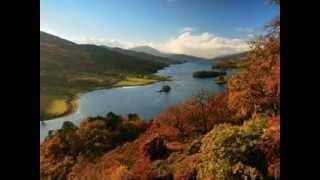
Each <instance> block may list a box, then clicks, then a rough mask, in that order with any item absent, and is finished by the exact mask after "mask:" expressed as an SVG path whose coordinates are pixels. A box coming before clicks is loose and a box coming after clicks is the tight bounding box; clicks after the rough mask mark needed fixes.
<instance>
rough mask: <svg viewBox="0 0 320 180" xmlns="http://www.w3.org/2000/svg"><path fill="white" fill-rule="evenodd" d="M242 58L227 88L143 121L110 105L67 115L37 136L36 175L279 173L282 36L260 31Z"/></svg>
mask: <svg viewBox="0 0 320 180" xmlns="http://www.w3.org/2000/svg"><path fill="white" fill-rule="evenodd" d="M258 55H259V56H258ZM246 58H247V59H248V61H249V62H250V64H249V65H248V66H246V67H245V69H244V70H243V71H241V72H240V73H239V74H238V75H235V76H232V77H230V78H229V79H228V82H227V88H226V90H225V92H223V93H221V94H218V95H212V94H211V93H210V92H204V91H203V92H201V93H199V94H198V95H196V96H194V97H191V98H190V99H188V100H186V101H185V102H181V103H179V104H176V105H174V106H171V107H168V108H167V109H166V110H165V111H163V112H161V113H160V114H159V115H158V116H157V117H154V118H153V120H152V121H150V122H148V123H147V124H146V123H144V122H141V120H140V118H139V116H138V115H136V114H131V115H129V116H128V117H119V116H117V115H114V114H113V113H108V114H107V115H106V116H104V117H94V118H92V117H91V118H87V119H85V120H84V121H83V122H82V123H81V124H80V126H79V127H76V126H74V125H72V123H70V122H66V123H65V124H64V125H63V127H62V128H61V129H60V130H57V131H53V132H51V133H50V135H49V136H48V137H47V138H46V139H45V141H44V142H43V143H42V144H41V147H40V152H41V154H40V164H41V177H42V178H43V179H168V180H171V179H182V180H186V179H189V180H190V179H200V180H202V179H219V180H220V179H230V180H241V179H279V178H280V39H279V38H278V37H277V36H267V37H265V39H264V40H263V41H262V42H260V43H258V44H256V47H255V48H254V50H253V51H252V52H250V53H249V54H248V56H246ZM112 130H114V131H112ZM115 139H116V140H115Z"/></svg>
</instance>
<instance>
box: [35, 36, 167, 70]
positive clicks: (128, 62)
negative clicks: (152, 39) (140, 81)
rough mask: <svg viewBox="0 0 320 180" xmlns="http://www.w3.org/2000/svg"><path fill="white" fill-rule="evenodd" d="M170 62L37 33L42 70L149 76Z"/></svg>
mask: <svg viewBox="0 0 320 180" xmlns="http://www.w3.org/2000/svg"><path fill="white" fill-rule="evenodd" d="M168 61H169V60H168ZM170 63H171V62H160V61H156V60H155V61H151V60H150V59H147V58H140V57H139V56H128V55H126V54H124V53H120V52H117V51H115V50H111V49H107V48H104V47H101V46H96V45H88V44H86V45H80V44H76V43H74V42H71V41H68V40H65V39H62V38H59V37H57V36H54V35H51V34H48V33H45V32H41V31H40V69H41V71H52V70H56V68H62V70H64V71H67V70H72V71H94V72H100V71H101V72H106V71H108V70H112V71H125V72H128V73H152V72H156V71H157V70H158V69H160V68H162V67H164V66H166V65H168V64H170ZM172 63H173V62H172Z"/></svg>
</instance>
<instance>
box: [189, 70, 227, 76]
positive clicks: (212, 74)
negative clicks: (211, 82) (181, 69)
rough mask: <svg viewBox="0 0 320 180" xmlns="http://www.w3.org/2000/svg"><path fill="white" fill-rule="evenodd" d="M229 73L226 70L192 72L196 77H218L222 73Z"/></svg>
mask: <svg viewBox="0 0 320 180" xmlns="http://www.w3.org/2000/svg"><path fill="white" fill-rule="evenodd" d="M226 74H227V73H226V72H225V71H216V70H211V71H196V72H194V73H193V74H192V76H193V77H194V78H211V77H217V76H221V75H226Z"/></svg>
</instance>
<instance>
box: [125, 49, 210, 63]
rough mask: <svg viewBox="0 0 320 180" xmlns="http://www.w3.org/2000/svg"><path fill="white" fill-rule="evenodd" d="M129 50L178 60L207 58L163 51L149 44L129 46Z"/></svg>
mask: <svg viewBox="0 0 320 180" xmlns="http://www.w3.org/2000/svg"><path fill="white" fill-rule="evenodd" d="M129 50H132V51H136V52H142V53H146V54H151V55H154V56H160V57H166V58H170V59H174V60H178V61H192V60H207V59H205V58H201V57H196V56H190V55H185V54H173V53H164V52H161V51H159V50H157V49H154V48H152V47H149V46H138V47H134V48H131V49H129Z"/></svg>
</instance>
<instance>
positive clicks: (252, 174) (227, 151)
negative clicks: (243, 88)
mask: <svg viewBox="0 0 320 180" xmlns="http://www.w3.org/2000/svg"><path fill="white" fill-rule="evenodd" d="M265 127H266V120H264V118H262V117H261V116H258V115H254V116H253V117H252V118H251V119H250V120H249V121H246V122H245V123H244V124H243V125H242V126H232V125H227V124H222V125H218V126H217V127H215V128H214V129H213V130H212V131H211V132H209V133H208V134H207V135H206V136H205V137H204V139H203V140H202V143H203V144H202V146H201V149H200V153H201V156H200V158H201V160H202V162H201V163H199V164H198V165H197V172H198V178H199V179H205V178H213V179H239V178H240V179H245V178H249V179H255V178H257V177H264V176H265V171H266V167H265V161H264V159H263V158H262V155H261V152H260V151H259V150H258V148H257V147H256V144H257V142H258V139H259V138H260V136H261V135H262V134H263V130H264V128H265Z"/></svg>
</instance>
